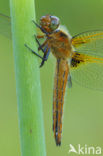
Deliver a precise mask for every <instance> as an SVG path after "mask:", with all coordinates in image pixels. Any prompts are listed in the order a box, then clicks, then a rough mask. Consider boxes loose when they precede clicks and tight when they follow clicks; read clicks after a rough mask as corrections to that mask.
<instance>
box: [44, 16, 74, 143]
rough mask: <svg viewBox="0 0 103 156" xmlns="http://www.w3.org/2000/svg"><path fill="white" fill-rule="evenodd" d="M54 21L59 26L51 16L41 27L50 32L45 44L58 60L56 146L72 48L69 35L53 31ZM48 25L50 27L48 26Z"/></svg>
mask: <svg viewBox="0 0 103 156" xmlns="http://www.w3.org/2000/svg"><path fill="white" fill-rule="evenodd" d="M52 20H55V22H57V26H58V24H59V23H58V22H59V20H58V18H56V17H54V16H50V15H47V16H43V17H42V18H41V26H42V28H43V29H45V30H46V32H49V34H48V35H47V40H46V41H45V44H46V45H48V48H51V52H52V54H53V55H54V56H55V57H56V59H57V61H56V71H55V77H54V91H53V132H54V137H55V140H56V144H57V145H60V144H61V133H62V114H63V104H64V95H65V89H66V84H67V80H68V74H69V65H68V58H70V57H71V55H72V46H71V38H70V36H69V35H67V34H66V33H65V32H63V31H62V30H57V31H53V30H52V27H50V24H51V21H52ZM44 23H45V25H44ZM46 23H47V24H48V25H46ZM45 44H43V46H45ZM45 54H46V53H45Z"/></svg>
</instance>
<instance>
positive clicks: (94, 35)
mask: <svg viewBox="0 0 103 156" xmlns="http://www.w3.org/2000/svg"><path fill="white" fill-rule="evenodd" d="M72 45H73V47H74V49H75V51H78V52H79V53H83V54H89V55H91V56H99V57H103V30H97V31H88V32H83V33H80V34H78V35H76V36H74V37H73V38H72Z"/></svg>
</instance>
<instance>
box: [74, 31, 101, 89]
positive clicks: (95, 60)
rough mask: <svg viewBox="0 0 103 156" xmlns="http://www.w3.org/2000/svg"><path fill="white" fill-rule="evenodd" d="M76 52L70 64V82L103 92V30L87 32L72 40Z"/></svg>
mask: <svg viewBox="0 0 103 156" xmlns="http://www.w3.org/2000/svg"><path fill="white" fill-rule="evenodd" d="M72 45H73V47H74V51H76V52H75V53H74V54H75V55H74V56H73V58H72V63H71V76H72V80H74V81H75V82H77V83H78V84H80V85H82V86H84V87H87V88H91V89H96V90H101V91H103V30H97V31H89V32H84V33H81V34H78V35H76V36H74V37H73V38H72Z"/></svg>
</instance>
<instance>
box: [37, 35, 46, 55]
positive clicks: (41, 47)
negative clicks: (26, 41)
mask: <svg viewBox="0 0 103 156" xmlns="http://www.w3.org/2000/svg"><path fill="white" fill-rule="evenodd" d="M34 37H35V40H36V42H37V44H38V45H39V47H38V50H42V52H43V53H45V50H44V49H43V47H44V46H45V45H46V43H47V41H45V42H44V43H43V44H40V42H39V40H38V39H37V37H36V35H34Z"/></svg>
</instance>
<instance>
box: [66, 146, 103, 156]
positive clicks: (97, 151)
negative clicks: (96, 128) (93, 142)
mask: <svg viewBox="0 0 103 156" xmlns="http://www.w3.org/2000/svg"><path fill="white" fill-rule="evenodd" d="M70 153H75V154H78V155H81V154H83V155H84V154H88V155H101V154H102V148H101V147H100V146H97V147H94V146H87V145H86V144H85V145H84V146H81V145H80V144H78V145H77V147H76V148H75V147H74V146H73V145H72V144H70V145H69V151H68V154H70Z"/></svg>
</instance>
